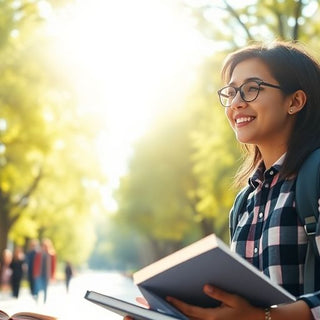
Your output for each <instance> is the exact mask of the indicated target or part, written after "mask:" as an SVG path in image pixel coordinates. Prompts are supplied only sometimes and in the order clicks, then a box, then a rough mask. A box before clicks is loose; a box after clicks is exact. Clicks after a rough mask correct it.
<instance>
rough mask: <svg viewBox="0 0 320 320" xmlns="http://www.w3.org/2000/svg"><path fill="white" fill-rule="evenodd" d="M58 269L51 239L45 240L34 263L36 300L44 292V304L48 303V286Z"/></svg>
mask: <svg viewBox="0 0 320 320" xmlns="http://www.w3.org/2000/svg"><path fill="white" fill-rule="evenodd" d="M55 269H56V253H55V250H54V247H53V244H52V242H51V240H50V239H43V240H42V242H41V249H40V250H39V251H38V252H36V254H35V258H34V263H33V276H34V283H35V293H36V299H38V298H39V294H40V293H41V292H43V302H44V303H46V301H47V291H48V285H49V282H50V281H51V280H53V279H54V276H55Z"/></svg>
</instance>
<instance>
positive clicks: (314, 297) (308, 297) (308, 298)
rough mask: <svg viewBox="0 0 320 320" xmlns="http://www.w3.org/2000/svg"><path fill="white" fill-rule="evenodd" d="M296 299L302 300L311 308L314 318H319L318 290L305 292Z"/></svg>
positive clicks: (319, 300)
mask: <svg viewBox="0 0 320 320" xmlns="http://www.w3.org/2000/svg"><path fill="white" fill-rule="evenodd" d="M298 300H303V301H304V302H306V304H307V305H308V306H309V308H310V309H311V312H312V315H313V318H314V319H315V320H320V291H317V292H314V293H309V294H305V295H303V296H301V297H299V298H298Z"/></svg>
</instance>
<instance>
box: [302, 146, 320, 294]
mask: <svg viewBox="0 0 320 320" xmlns="http://www.w3.org/2000/svg"><path fill="white" fill-rule="evenodd" d="M319 197H320V149H317V150H315V151H314V152H312V153H311V154H310V156H309V157H308V158H307V159H306V160H305V161H304V163H303V164H302V166H301V168H300V170H299V173H298V176H297V182H296V209H297V213H298V216H299V218H300V221H301V223H302V224H303V226H304V229H305V231H306V234H307V237H308V248H307V257H306V264H305V269H304V293H309V292H313V291H314V277H315V270H314V268H315V259H320V256H319V252H318V250H317V246H316V239H315V234H316V228H317V223H318V220H319V209H318V199H319Z"/></svg>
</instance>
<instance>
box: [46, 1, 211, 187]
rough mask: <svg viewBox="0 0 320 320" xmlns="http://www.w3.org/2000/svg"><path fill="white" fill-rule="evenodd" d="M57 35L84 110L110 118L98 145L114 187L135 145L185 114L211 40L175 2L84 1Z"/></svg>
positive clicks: (62, 20)
mask: <svg viewBox="0 0 320 320" xmlns="http://www.w3.org/2000/svg"><path fill="white" fill-rule="evenodd" d="M50 28H51V33H52V34H54V33H56V34H57V35H58V37H57V41H58V46H59V49H58V51H57V57H58V59H60V60H63V61H64V65H65V66H66V68H67V69H68V70H67V72H68V73H69V77H71V78H72V81H73V82H74V83H75V86H76V90H77V92H78V95H79V99H80V105H79V108H80V109H81V111H82V112H97V113H98V114H100V115H101V117H103V118H104V121H105V126H106V127H105V128H106V129H105V132H104V133H102V134H101V136H100V138H99V140H98V142H97V144H98V147H99V149H100V150H101V157H102V162H103V164H104V167H105V170H106V172H107V174H108V175H109V177H110V182H109V183H110V184H112V185H111V188H115V187H116V186H117V183H118V182H117V181H118V180H117V179H118V178H119V175H122V174H124V172H125V167H126V165H125V163H126V161H127V159H128V156H130V153H131V144H132V142H133V141H135V140H136V139H138V138H139V137H140V136H142V135H143V134H145V133H146V132H147V130H148V127H149V126H150V125H151V122H152V121H153V120H154V119H155V118H156V117H157V116H158V115H159V114H160V113H161V112H163V111H164V110H168V109H169V110H171V109H172V110H173V112H174V109H176V108H179V107H181V105H182V101H183V99H184V98H185V97H186V93H187V92H188V88H190V86H191V85H192V82H193V81H194V79H195V72H196V67H197V64H198V63H199V61H201V58H202V57H203V56H204V54H205V52H207V49H206V48H205V41H204V39H203V38H201V37H200V35H199V33H198V32H197V31H196V30H195V29H194V28H193V26H192V23H191V21H190V18H188V17H187V16H186V14H184V13H183V12H182V10H181V9H179V7H178V5H177V2H175V1H172V0H170V1H169V0H135V1H132V0H122V1H114V0H112V1H110V0H92V1H90V2H89V1H85V0H79V1H77V2H76V5H75V6H71V7H69V8H68V10H67V11H65V12H64V15H62V16H60V17H58V18H57V19H56V20H55V21H52V23H51V27H50ZM112 176H113V177H112Z"/></svg>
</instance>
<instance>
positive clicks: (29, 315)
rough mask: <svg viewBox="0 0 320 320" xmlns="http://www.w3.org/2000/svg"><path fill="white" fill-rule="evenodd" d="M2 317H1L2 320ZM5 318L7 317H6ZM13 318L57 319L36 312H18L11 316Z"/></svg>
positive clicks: (22, 319)
mask: <svg viewBox="0 0 320 320" xmlns="http://www.w3.org/2000/svg"><path fill="white" fill-rule="evenodd" d="M1 319H2V318H0V320H1ZM4 319H5V318H4ZM11 319H12V320H57V318H55V317H51V316H47V315H44V314H39V313H34V312H18V313H16V314H14V315H13V316H12V317H11Z"/></svg>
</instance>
